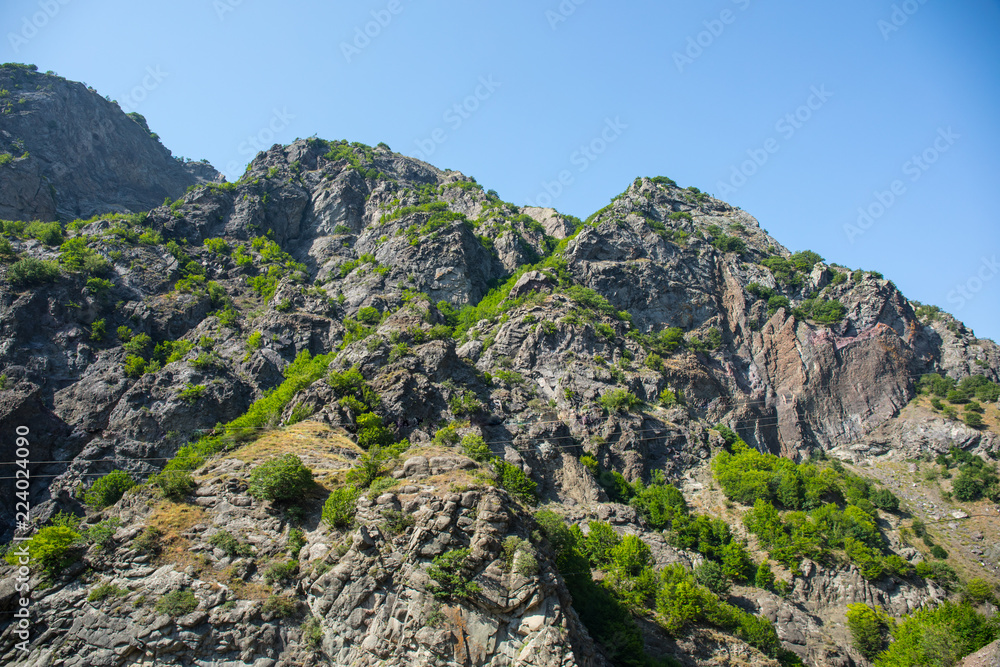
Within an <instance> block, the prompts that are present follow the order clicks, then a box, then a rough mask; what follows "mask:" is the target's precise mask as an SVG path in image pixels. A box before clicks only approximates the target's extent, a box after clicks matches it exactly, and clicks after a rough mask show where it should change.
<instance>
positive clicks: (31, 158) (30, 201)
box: [0, 65, 222, 220]
mask: <svg viewBox="0 0 1000 667" xmlns="http://www.w3.org/2000/svg"><path fill="white" fill-rule="evenodd" d="M0 107H2V114H0V154H7V155H8V156H10V157H9V158H8V159H9V161H8V162H6V163H5V164H3V165H0V170H2V171H0V174H2V178H0V219H8V220H10V219H13V220H74V219H78V218H90V217H91V216H93V215H97V214H100V213H109V212H112V211H117V212H122V213H128V212H139V211H147V210H149V209H151V208H153V207H154V206H157V205H158V204H161V203H163V200H164V199H165V198H167V197H171V198H174V197H178V196H180V195H181V194H182V193H183V192H184V190H185V189H186V188H187V187H188V186H190V185H195V184H197V183H206V182H213V181H216V182H217V181H220V180H222V179H221V177H220V175H219V174H218V172H216V171H215V170H214V169H212V168H211V166H210V165H202V164H201V163H195V164H197V165H198V166H197V167H195V166H194V165H185V164H184V163H182V162H180V161H178V160H176V159H174V158H173V157H172V156H171V154H170V151H169V150H167V149H166V148H164V146H163V144H161V143H160V142H159V140H158V139H156V138H155V136H153V135H151V133H150V131H149V128H148V127H147V126H146V123H145V121H144V120H143V119H142V118H141V116H139V117H138V118H137V119H136V120H133V119H132V118H130V117H129V116H127V115H125V113H124V112H122V110H121V109H120V108H119V107H118V105H117V104H114V103H112V102H108V101H107V100H105V99H104V98H103V97H101V96H100V95H99V94H98V93H97V92H96V91H94V90H92V89H89V88H87V87H86V86H84V85H83V84H81V83H76V82H73V81H67V80H65V79H63V78H61V77H58V76H53V75H48V74H42V73H40V72H36V71H33V70H31V69H29V68H25V67H16V66H11V65H5V66H4V67H0Z"/></svg>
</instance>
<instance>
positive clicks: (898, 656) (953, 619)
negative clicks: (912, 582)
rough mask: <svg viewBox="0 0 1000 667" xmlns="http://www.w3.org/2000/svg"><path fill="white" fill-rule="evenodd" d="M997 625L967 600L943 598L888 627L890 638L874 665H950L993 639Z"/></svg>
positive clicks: (908, 666) (893, 666) (996, 634)
mask: <svg viewBox="0 0 1000 667" xmlns="http://www.w3.org/2000/svg"><path fill="white" fill-rule="evenodd" d="M998 636H1000V633H998V625H997V623H996V622H995V621H994V620H991V619H988V618H986V617H985V616H984V615H982V614H980V613H978V612H976V610H975V609H973V608H972V607H971V606H970V605H968V604H960V605H957V604H954V603H952V602H950V601H947V600H946V601H945V602H944V603H943V604H941V605H939V606H937V607H925V608H924V609H920V610H919V611H917V612H915V613H913V614H911V615H910V616H907V617H905V618H904V619H903V620H902V621H901V622H899V623H898V624H896V626H895V627H894V628H893V629H892V637H893V639H894V641H893V642H892V643H891V644H889V646H888V648H887V649H886V650H885V652H884V653H882V654H881V655H880V656H878V657H877V659H876V660H875V665H876V666H877V667H910V666H911V665H921V666H923V665H928V666H933V667H938V666H948V665H954V664H956V663H957V662H958V661H959V660H961V659H962V658H963V657H964V656H966V655H968V654H970V653H973V652H974V651H978V650H979V649H981V648H982V647H984V646H986V645H987V644H989V643H990V642H992V641H994V640H995V639H996V638H997V637H998Z"/></svg>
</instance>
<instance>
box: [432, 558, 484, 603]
mask: <svg viewBox="0 0 1000 667" xmlns="http://www.w3.org/2000/svg"><path fill="white" fill-rule="evenodd" d="M427 574H428V575H429V576H430V577H431V579H433V580H434V581H435V582H436V583H435V584H431V585H430V586H429V587H428V588H429V589H430V591H431V593H433V595H434V597H436V598H438V599H442V600H449V599H455V600H466V599H468V598H470V597H472V596H473V595H475V594H476V593H478V592H479V585H478V584H476V583H475V582H473V581H470V578H471V576H470V574H471V573H470V571H469V550H468V549H453V550H452V551H446V552H445V553H443V554H441V555H440V556H437V557H435V558H434V560H433V561H432V563H431V566H430V567H429V568H427Z"/></svg>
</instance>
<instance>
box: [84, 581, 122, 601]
mask: <svg viewBox="0 0 1000 667" xmlns="http://www.w3.org/2000/svg"><path fill="white" fill-rule="evenodd" d="M126 595H128V589H127V588H121V587H119V586H115V585H114V584H109V583H108V582H106V581H105V582H103V583H101V584H98V585H97V586H94V588H93V589H92V590H91V591H90V594H89V595H87V602H100V601H101V600H103V599H104V598H106V597H109V596H114V597H116V598H120V597H125V596H126Z"/></svg>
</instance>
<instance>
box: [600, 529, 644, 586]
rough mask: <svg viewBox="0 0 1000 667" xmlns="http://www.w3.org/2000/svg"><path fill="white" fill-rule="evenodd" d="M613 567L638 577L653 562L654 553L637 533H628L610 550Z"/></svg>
mask: <svg viewBox="0 0 1000 667" xmlns="http://www.w3.org/2000/svg"><path fill="white" fill-rule="evenodd" d="M608 556H609V557H610V559H611V567H612V568H613V569H618V570H620V571H621V572H623V573H625V574H627V575H628V576H630V577H636V576H638V575H639V573H640V572H642V571H643V570H644V569H646V568H647V567H649V566H650V565H651V564H652V562H653V554H652V551H651V550H650V548H649V545H647V544H646V543H645V542H643V541H642V539H641V538H639V537H638V536H636V535H626V536H625V537H623V538H622V539H621V541H620V542H619V543H618V544H616V545H615V546H613V547H612V548H611V549H610V551H609V552H608Z"/></svg>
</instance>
